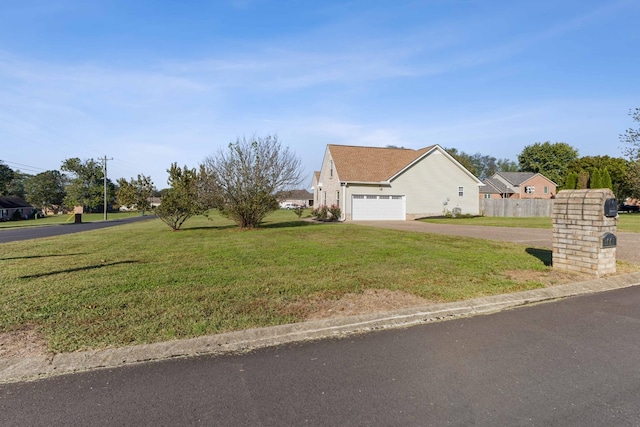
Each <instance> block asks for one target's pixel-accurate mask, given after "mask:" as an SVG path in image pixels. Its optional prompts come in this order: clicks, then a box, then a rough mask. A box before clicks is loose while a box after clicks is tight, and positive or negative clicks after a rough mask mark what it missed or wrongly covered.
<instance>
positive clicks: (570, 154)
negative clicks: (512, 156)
mask: <svg viewBox="0 0 640 427" xmlns="http://www.w3.org/2000/svg"><path fill="white" fill-rule="evenodd" d="M577 158H578V150H576V149H575V148H573V147H572V146H570V145H569V144H567V143H565V142H555V143H553V144H552V143H551V142H549V141H547V142H543V143H540V142H536V143H535V144H533V145H527V146H526V147H524V149H523V150H522V152H521V153H520V154H519V155H518V163H519V167H520V170H521V171H522V172H535V173H540V174H542V175H544V176H546V177H547V178H549V179H550V180H551V181H553V182H555V183H556V184H558V186H559V187H561V188H563V187H564V180H565V177H566V175H567V164H568V163H569V162H570V161H572V160H575V159H577Z"/></svg>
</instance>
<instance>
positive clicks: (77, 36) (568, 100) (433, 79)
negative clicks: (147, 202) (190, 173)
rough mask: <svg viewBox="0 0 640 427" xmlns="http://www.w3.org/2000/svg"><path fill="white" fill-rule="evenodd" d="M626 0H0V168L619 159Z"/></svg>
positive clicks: (635, 101)
mask: <svg viewBox="0 0 640 427" xmlns="http://www.w3.org/2000/svg"><path fill="white" fill-rule="evenodd" d="M638 22H640V2H638V1H637V0H619V1H616V0H613V1H592V0H575V1H573V0H570V1H563V0H555V1H547V0H541V1H518V0H514V1H506V0H505V1H488V0H487V1H475V0H425V1H419V0H415V1H410V0H394V1H391V0H389V1H381V0H353V1H348V0H345V1H333V0H323V1H311V0H298V1H286V0H282V1H269V0H218V1H211V0H209V1H204V0H201V1H188V0H185V1H169V0H166V1H165V0H153V1H150V0H91V1H85V0H21V1H19V2H18V1H9V0H0V147H1V148H0V160H3V161H4V162H5V163H6V164H8V165H9V166H10V167H12V168H13V169H20V170H23V171H25V172H29V173H37V172H42V171H44V170H49V169H59V167H60V164H61V162H62V161H63V160H64V159H67V158H70V157H80V158H81V159H88V158H94V159H97V158H99V157H103V156H105V155H106V156H107V157H109V158H113V160H112V161H110V162H109V163H108V165H109V177H110V178H112V179H116V178H119V177H124V178H127V179H129V178H131V177H135V176H136V175H137V174H139V173H143V174H145V175H150V176H151V177H152V179H153V181H154V182H155V184H156V186H157V187H158V188H164V187H166V186H167V184H166V178H167V174H166V169H167V168H168V167H169V166H170V164H171V163H172V162H178V164H179V165H185V164H186V165H188V166H190V167H196V166H197V165H198V164H199V163H200V162H202V160H203V159H204V158H205V157H207V156H209V155H212V154H214V153H216V152H217V151H218V150H219V149H221V148H224V147H226V146H227V144H228V143H229V142H231V141H233V140H235V139H236V138H237V137H242V136H245V135H246V136H251V135H253V134H257V135H266V134H273V133H275V134H277V135H278V136H279V138H280V140H281V142H282V143H283V144H284V145H287V146H289V147H290V148H291V149H292V150H294V151H295V152H296V153H297V155H298V156H299V157H300V158H301V160H302V164H303V167H304V169H305V171H306V175H305V176H306V177H307V179H306V180H305V183H304V185H305V186H307V185H310V182H311V173H312V172H313V170H316V169H318V168H319V167H320V163H321V161H322V156H323V154H324V150H325V147H326V144H329V143H331V144H350V145H367V146H385V145H398V146H404V147H407V148H421V147H424V146H428V145H432V144H440V145H442V146H444V147H455V148H457V149H458V150H461V151H465V152H467V153H470V154H473V153H476V152H480V153H482V154H486V155H492V156H495V157H497V158H509V159H512V160H516V159H517V155H518V154H519V153H520V152H521V151H522V149H523V148H524V147H525V146H526V145H530V144H533V143H535V142H544V141H552V142H554V141H563V142H567V143H569V144H571V145H572V146H574V147H576V148H577V149H578V151H579V153H580V155H610V156H616V157H622V151H621V149H620V145H621V144H620V142H619V139H618V135H619V134H620V133H623V132H624V130H625V129H627V128H629V127H637V126H635V125H637V124H635V123H634V122H632V120H631V118H630V117H629V116H628V111H629V109H631V108H636V107H640V74H639V69H640V67H639V65H640V55H639V54H638V49H639V47H640V30H638Z"/></svg>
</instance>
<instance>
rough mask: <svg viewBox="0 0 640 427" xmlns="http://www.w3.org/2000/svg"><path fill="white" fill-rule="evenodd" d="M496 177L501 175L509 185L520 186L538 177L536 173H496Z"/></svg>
mask: <svg viewBox="0 0 640 427" xmlns="http://www.w3.org/2000/svg"><path fill="white" fill-rule="evenodd" d="M496 175H500V176H501V177H502V178H504V179H505V181H507V182H508V183H509V184H511V185H514V186H518V185H520V184H522V183H523V182H525V181H528V180H530V179H531V178H533V177H534V176H536V175H537V173H535V172H496Z"/></svg>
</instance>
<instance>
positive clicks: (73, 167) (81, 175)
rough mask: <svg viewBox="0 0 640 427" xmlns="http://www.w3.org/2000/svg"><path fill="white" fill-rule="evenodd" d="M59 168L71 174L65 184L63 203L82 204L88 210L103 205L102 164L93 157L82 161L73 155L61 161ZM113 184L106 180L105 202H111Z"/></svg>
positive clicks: (113, 191)
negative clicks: (71, 176) (67, 182)
mask: <svg viewBox="0 0 640 427" xmlns="http://www.w3.org/2000/svg"><path fill="white" fill-rule="evenodd" d="M61 169H62V170H63V171H65V172H70V173H71V174H73V178H72V179H71V181H70V182H69V185H68V186H67V189H66V190H67V196H66V197H65V201H64V203H65V205H67V206H80V205H81V206H83V207H84V208H85V209H86V210H88V211H95V210H98V209H99V208H102V207H103V205H104V181H103V178H104V173H103V172H102V165H100V164H99V163H97V162H96V161H94V160H93V159H89V160H86V161H84V162H82V161H81V160H80V159H79V158H77V157H74V158H71V159H67V160H65V161H64V162H62V167H61ZM114 194H115V186H114V185H113V183H111V182H110V180H107V203H109V201H111V202H113V199H114V197H113V196H114Z"/></svg>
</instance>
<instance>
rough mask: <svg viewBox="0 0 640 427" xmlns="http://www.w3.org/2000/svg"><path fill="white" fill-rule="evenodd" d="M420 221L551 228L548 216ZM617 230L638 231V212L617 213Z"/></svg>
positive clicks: (480, 217) (481, 217) (639, 230)
mask: <svg viewBox="0 0 640 427" xmlns="http://www.w3.org/2000/svg"><path fill="white" fill-rule="evenodd" d="M420 221H424V222H430V223H434V224H459V225H482V226H493V227H520V228H552V223H551V218H550V217H540V218H505V217H490V216H477V217H473V218H424V219H421V220H420ZM618 231H626V232H634V233H640V214H620V215H618Z"/></svg>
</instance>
